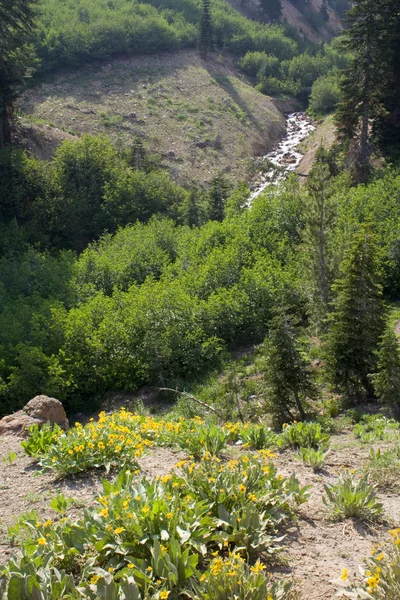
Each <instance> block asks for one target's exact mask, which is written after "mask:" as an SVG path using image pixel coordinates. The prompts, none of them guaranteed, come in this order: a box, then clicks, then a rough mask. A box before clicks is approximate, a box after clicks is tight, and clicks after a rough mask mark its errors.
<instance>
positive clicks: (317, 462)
mask: <svg viewBox="0 0 400 600" xmlns="http://www.w3.org/2000/svg"><path fill="white" fill-rule="evenodd" d="M329 452H330V451H329V450H326V451H324V450H323V449H322V448H318V450H314V448H300V453H299V455H298V456H299V458H300V459H301V460H302V461H303V463H304V464H305V465H309V466H310V467H311V468H312V470H313V471H314V473H317V472H318V471H321V469H322V467H323V466H324V464H325V460H326V457H327V456H328V454H329Z"/></svg>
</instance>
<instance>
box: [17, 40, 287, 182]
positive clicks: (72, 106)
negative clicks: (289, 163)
mask: <svg viewBox="0 0 400 600" xmlns="http://www.w3.org/2000/svg"><path fill="white" fill-rule="evenodd" d="M20 108H21V109H22V111H23V112H24V113H25V115H26V116H25V117H24V118H22V123H24V122H25V123H27V121H29V122H30V124H32V123H33V124H35V123H36V124H39V125H40V127H39V128H36V137H37V135H38V129H40V128H43V126H44V125H45V124H48V125H50V124H51V125H52V126H53V132H54V133H55V134H57V132H56V129H59V130H65V131H68V132H69V133H71V134H73V135H80V134H83V133H92V134H107V135H109V136H111V138H112V139H114V140H115V142H116V143H117V144H118V146H120V147H124V146H126V147H128V146H129V145H131V144H132V143H133V141H134V139H135V136H140V137H141V138H142V139H143V141H144V144H145V146H146V147H147V148H148V149H149V150H150V151H152V152H157V153H159V154H160V155H161V162H162V166H163V167H165V168H168V169H169V170H170V171H171V173H172V174H173V176H174V178H175V179H176V180H177V181H181V182H189V181H196V182H206V181H209V180H210V179H211V178H212V177H213V176H214V175H216V174H217V172H219V171H222V172H224V173H227V174H229V177H230V178H231V179H232V180H235V181H238V180H242V179H244V178H245V177H246V172H247V170H248V168H249V163H250V162H251V157H253V156H254V155H256V154H259V153H261V152H263V151H264V150H267V149H270V148H271V147H272V146H273V145H274V143H275V141H276V140H277V139H278V137H279V136H280V135H282V133H283V131H284V128H285V123H284V119H283V117H282V115H281V113H280V112H279V110H278V109H277V108H276V107H275V105H274V104H273V103H272V101H271V99H270V98H268V97H266V96H264V95H263V94H261V93H259V92H258V91H257V90H255V89H254V88H253V87H252V86H251V85H250V84H249V83H248V82H247V81H246V79H245V78H244V77H243V76H242V75H241V74H239V73H238V71H237V70H236V69H235V68H234V66H233V60H232V59H230V58H223V59H222V58H221V57H219V58H218V60H210V61H207V63H204V62H203V61H201V59H200V58H199V57H198V54H197V53H196V52H194V51H184V52H179V53H176V54H164V55H161V56H158V57H154V56H146V57H135V58H125V59H119V60H114V61H112V62H109V63H107V64H103V65H100V66H99V65H90V66H87V67H84V68H82V69H80V71H79V73H67V74H65V73H64V74H60V75H58V76H56V77H55V79H54V82H53V83H46V84H42V85H41V86H37V87H35V88H32V89H30V90H27V91H26V92H25V94H24V95H23V97H22V98H21V100H20ZM45 131H47V132H48V131H49V128H47V129H46V128H45ZM61 133H62V135H63V136H64V134H63V132H61ZM61 133H60V136H61ZM27 145H28V147H29V140H28V142H27ZM36 147H38V144H37V140H35V146H34V147H33V146H32V149H33V150H34V148H36Z"/></svg>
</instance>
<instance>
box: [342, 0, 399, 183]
mask: <svg viewBox="0 0 400 600" xmlns="http://www.w3.org/2000/svg"><path fill="white" fill-rule="evenodd" d="M346 20H347V22H348V24H349V26H350V29H349V31H348V32H347V41H346V43H345V45H344V47H345V49H346V50H347V51H349V52H351V53H352V54H353V57H354V58H353V61H352V63H351V65H350V67H349V69H348V71H347V73H346V77H345V78H344V80H343V84H342V92H343V98H342V100H341V102H340V103H339V106H338V109H337V113H336V123H337V127H338V132H339V135H340V137H341V138H342V139H343V140H350V152H349V158H350V160H351V167H352V170H353V173H354V176H355V178H356V180H357V181H365V180H366V179H367V177H368V174H369V171H370V154H371V150H372V144H371V122H372V121H374V122H376V123H380V122H381V121H382V119H383V120H385V95H386V94H387V92H388V88H389V89H392V87H393V82H392V81H391V79H393V72H394V71H393V55H394V46H396V44H398V41H397V42H396V40H398V36H399V35H400V34H399V31H400V5H399V3H398V0H354V2H353V6H352V8H351V9H350V10H349V11H348V13H347V16H346ZM396 28H397V30H396ZM398 91H399V92H400V86H399V90H398ZM398 101H399V105H398V106H400V97H399V98H398ZM395 104H396V105H397V101H396V102H395ZM398 118H399V124H400V115H399V117H398Z"/></svg>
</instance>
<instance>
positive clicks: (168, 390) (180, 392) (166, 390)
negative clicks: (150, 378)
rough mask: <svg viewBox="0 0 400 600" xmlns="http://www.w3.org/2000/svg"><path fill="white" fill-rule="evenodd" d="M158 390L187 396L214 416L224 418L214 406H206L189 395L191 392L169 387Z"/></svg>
mask: <svg viewBox="0 0 400 600" xmlns="http://www.w3.org/2000/svg"><path fill="white" fill-rule="evenodd" d="M157 389H159V390H160V392H174V393H175V394H181V396H186V398H190V400H193V401H194V402H197V404H200V405H201V406H203V407H204V408H206V409H207V410H211V411H212V412H213V413H214V414H216V415H218V417H221V416H222V415H221V413H219V412H218V411H217V410H216V409H215V408H214V407H213V406H210V405H209V404H206V403H205V402H203V401H202V400H199V399H198V398H196V397H195V396H193V395H192V394H189V392H182V391H181V390H177V389H175V390H174V389H173V388H168V387H162V388H157Z"/></svg>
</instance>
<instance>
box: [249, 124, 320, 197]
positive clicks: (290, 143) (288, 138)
mask: <svg viewBox="0 0 400 600" xmlns="http://www.w3.org/2000/svg"><path fill="white" fill-rule="evenodd" d="M314 129H315V126H314V125H313V123H312V121H311V119H310V118H309V117H308V116H307V115H306V114H305V113H303V112H295V113H291V114H290V115H289V116H288V118H287V121H286V135H285V137H284V138H283V139H282V140H281V142H280V143H279V145H278V147H277V148H276V149H275V150H272V151H271V152H268V154H265V155H264V156H263V157H262V159H261V163H262V162H263V161H265V162H267V164H271V165H272V166H271V168H270V169H268V170H267V171H265V172H262V173H260V178H259V180H258V182H257V183H256V184H255V186H254V188H253V192H252V193H251V196H250V198H249V203H251V201H252V200H254V198H256V197H257V196H258V195H259V194H261V192H262V191H263V190H265V188H266V187H268V186H270V185H276V184H278V183H279V182H280V181H282V180H283V179H285V177H286V176H287V175H288V173H291V172H292V171H295V170H296V169H297V167H298V166H299V163H300V161H301V159H302V157H303V155H302V154H301V153H300V152H299V151H298V146H299V144H300V143H301V142H302V141H303V140H304V139H305V138H306V137H308V136H309V135H310V133H311V132H312V131H314Z"/></svg>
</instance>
